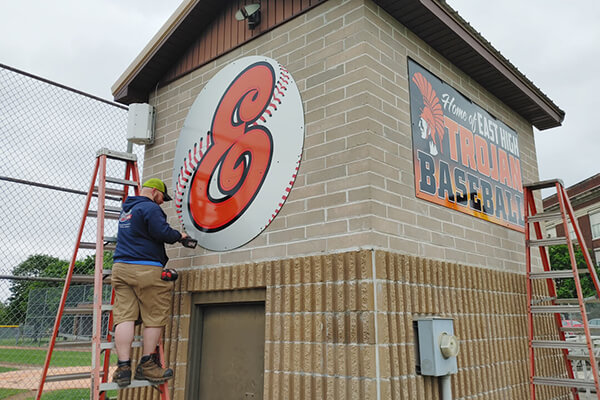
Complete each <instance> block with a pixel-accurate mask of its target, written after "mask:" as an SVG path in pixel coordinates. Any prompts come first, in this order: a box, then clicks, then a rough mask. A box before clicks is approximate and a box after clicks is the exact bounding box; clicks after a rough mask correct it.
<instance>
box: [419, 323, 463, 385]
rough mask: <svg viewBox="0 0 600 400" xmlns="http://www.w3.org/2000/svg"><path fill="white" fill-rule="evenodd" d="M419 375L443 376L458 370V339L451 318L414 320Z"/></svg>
mask: <svg viewBox="0 0 600 400" xmlns="http://www.w3.org/2000/svg"><path fill="white" fill-rule="evenodd" d="M415 322H416V330H417V335H416V336H417V337H416V338H417V340H418V350H419V351H418V353H419V354H418V358H417V361H418V362H419V366H420V368H421V375H428V376H443V375H448V374H455V373H457V372H458V367H457V363H456V354H458V339H457V338H456V337H455V336H454V322H453V320H452V319H448V318H440V317H427V318H419V319H416V320H415Z"/></svg>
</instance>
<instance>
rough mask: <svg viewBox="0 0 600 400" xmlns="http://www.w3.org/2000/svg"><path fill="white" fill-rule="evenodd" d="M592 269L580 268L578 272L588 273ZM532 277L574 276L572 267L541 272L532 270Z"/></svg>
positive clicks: (530, 275)
mask: <svg viewBox="0 0 600 400" xmlns="http://www.w3.org/2000/svg"><path fill="white" fill-rule="evenodd" d="M589 272H590V271H588V270H587V269H583V268H582V269H578V270H577V273H578V274H580V275H581V274H587V273H589ZM529 277H530V278H531V279H555V278H573V270H572V269H558V270H557V269H555V270H552V271H540V272H531V273H530V274H529Z"/></svg>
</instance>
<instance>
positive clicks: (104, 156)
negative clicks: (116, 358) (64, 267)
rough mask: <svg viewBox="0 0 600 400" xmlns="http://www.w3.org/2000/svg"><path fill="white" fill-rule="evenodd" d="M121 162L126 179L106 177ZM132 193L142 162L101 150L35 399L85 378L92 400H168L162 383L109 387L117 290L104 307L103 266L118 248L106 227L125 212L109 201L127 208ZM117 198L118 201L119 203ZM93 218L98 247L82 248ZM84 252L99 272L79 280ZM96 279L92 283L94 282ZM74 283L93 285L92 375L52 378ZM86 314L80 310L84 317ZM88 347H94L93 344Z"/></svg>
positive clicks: (161, 353) (88, 244)
mask: <svg viewBox="0 0 600 400" xmlns="http://www.w3.org/2000/svg"><path fill="white" fill-rule="evenodd" d="M108 159H111V160H117V161H121V162H125V178H124V179H121V178H112V177H108V176H106V171H107V160H108ZM107 183H110V184H113V185H117V186H121V187H122V188H120V189H114V188H111V187H107ZM130 187H131V188H133V191H134V195H136V196H137V195H139V194H140V177H139V171H138V166H137V156H136V155H135V154H132V153H123V152H117V151H112V150H109V149H106V148H102V149H100V150H98V152H97V153H96V165H95V168H94V173H93V176H92V182H91V184H90V188H89V190H88V194H87V197H86V202H85V207H84V211H83V217H82V219H81V224H80V226H79V231H78V234H77V241H76V244H75V250H74V251H73V257H72V258H71V262H70V264H69V269H68V271H67V276H66V278H65V285H64V288H63V292H62V296H61V299H60V302H59V306H58V311H57V314H56V320H55V322H54V328H53V331H52V336H51V338H50V342H49V344H48V352H47V354H46V361H45V362H44V368H43V370H42V376H41V378H40V383H39V386H38V391H37V394H36V400H40V399H41V397H42V394H43V391H44V384H45V383H46V382H58V381H67V380H77V379H84V378H91V388H90V399H91V400H104V399H105V398H106V391H108V390H121V389H129V388H136V387H145V386H154V387H155V388H157V389H158V390H159V391H160V393H161V400H169V391H168V383H167V382H165V383H162V384H160V385H155V384H152V383H150V382H148V381H145V380H142V381H140V380H132V381H131V384H130V385H129V386H126V387H123V388H120V387H119V386H118V385H117V384H116V383H112V382H108V380H109V364H110V352H111V349H114V348H115V346H114V342H112V329H113V326H112V323H113V318H112V305H113V303H114V290H111V296H110V304H103V283H104V282H103V281H104V279H105V278H106V277H108V276H109V275H110V272H111V271H110V270H103V262H104V251H105V250H114V248H115V244H116V238H114V237H107V236H105V235H104V221H105V219H118V218H119V215H120V211H121V209H120V208H116V207H108V206H106V205H105V200H106V199H107V195H109V196H112V197H110V199H111V200H117V201H121V202H124V201H125V199H126V198H127V196H128V194H129V188H130ZM114 196H116V197H114ZM92 197H97V199H98V200H97V210H90V204H91V200H92ZM88 217H91V218H94V217H96V218H97V220H96V241H95V242H83V241H82V236H83V232H84V228H85V226H86V221H87V219H88ZM79 249H95V250H96V258H95V272H94V275H93V277H92V276H91V275H85V276H84V275H75V274H74V268H75V262H76V260H77V254H78V252H79ZM92 278H93V279H92ZM73 282H93V284H94V300H93V307H92V308H91V309H89V308H88V309H87V312H88V313H90V312H91V313H92V315H93V317H92V321H93V326H92V340H91V345H92V368H91V372H84V373H71V374H60V375H54V376H50V375H48V368H49V366H50V361H51V359H52V354H53V351H54V348H55V346H56V345H57V343H56V338H57V336H58V334H59V328H60V324H61V320H62V317H63V314H65V313H66V312H67V311H68V310H66V309H65V304H66V301H67V295H68V293H69V287H70V285H71V283H73ZM82 311H84V312H85V309H84V310H81V309H80V310H78V313H81V312H82ZM107 312H108V313H109V314H108V329H107V333H106V334H105V335H104V337H103V333H102V331H103V329H102V319H103V318H102V316H103V315H105V314H106V313H107ZM73 344H75V345H81V344H82V342H75V343H73ZM88 344H89V342H88ZM132 346H133V347H141V346H142V342H141V341H134V343H133V345H132ZM157 352H158V355H159V360H160V363H161V364H162V365H164V362H165V360H164V351H163V345H162V340H160V341H159V346H158V349H157Z"/></svg>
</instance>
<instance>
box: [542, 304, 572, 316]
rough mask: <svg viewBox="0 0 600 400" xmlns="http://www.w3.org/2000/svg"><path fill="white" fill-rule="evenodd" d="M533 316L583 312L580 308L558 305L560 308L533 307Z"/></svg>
mask: <svg viewBox="0 0 600 400" xmlns="http://www.w3.org/2000/svg"><path fill="white" fill-rule="evenodd" d="M531 312H532V313H533V314H548V313H576V312H581V310H580V309H579V306H570V305H558V306H531Z"/></svg>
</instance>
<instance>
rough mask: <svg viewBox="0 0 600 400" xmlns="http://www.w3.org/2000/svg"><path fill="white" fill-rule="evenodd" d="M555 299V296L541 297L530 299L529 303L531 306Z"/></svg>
mask: <svg viewBox="0 0 600 400" xmlns="http://www.w3.org/2000/svg"><path fill="white" fill-rule="evenodd" d="M557 299H558V298H557V297H542V298H541V299H533V300H531V305H532V306H533V305H536V304H540V303H546V302H548V301H556V300H557Z"/></svg>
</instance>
